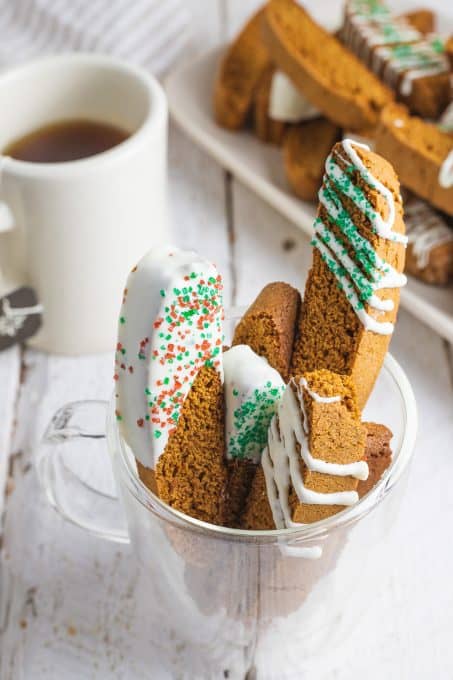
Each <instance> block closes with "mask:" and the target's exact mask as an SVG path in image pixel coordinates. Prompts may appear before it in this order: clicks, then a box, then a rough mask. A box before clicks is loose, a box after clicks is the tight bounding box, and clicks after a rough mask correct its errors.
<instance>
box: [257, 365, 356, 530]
mask: <svg viewBox="0 0 453 680" xmlns="http://www.w3.org/2000/svg"><path fill="white" fill-rule="evenodd" d="M365 442H366V431H365V428H364V427H363V425H362V423H361V422H360V412H359V410H358V407H357V400H356V396H355V388H354V384H353V382H352V380H351V379H350V378H349V377H348V376H340V375H338V374H335V373H331V372H330V371H326V370H320V371H314V372H312V373H306V374H305V375H303V376H301V377H297V378H294V379H293V380H291V382H290V383H289V385H288V387H287V388H286V391H285V394H284V395H283V398H282V400H281V402H280V404H279V407H278V411H277V415H276V416H275V417H274V419H273V420H272V424H271V427H270V430H269V437H268V444H267V447H266V449H265V450H264V452H263V456H262V462H261V466H262V471H263V473H262V475H259V476H258V477H257V480H256V482H254V484H262V481H263V479H264V483H265V488H266V495H267V499H268V502H269V507H270V510H271V514H272V519H273V524H274V525H275V527H276V528H278V529H284V528H290V527H292V526H294V524H297V523H299V524H300V523H302V524H308V523H312V522H316V521H318V520H320V519H324V518H326V517H329V516H330V515H333V514H335V513H337V512H339V511H340V510H341V509H343V507H345V506H348V505H353V504H354V503H356V502H357V501H358V494H357V485H358V480H359V479H362V480H365V479H367V477H368V472H369V471H368V466H367V463H366V461H365V460H364V459H365ZM253 495H255V496H256V497H257V498H259V494H258V490H257V489H256V488H255V489H254V491H253V492H252V495H251V497H250V502H249V504H248V506H247V510H246V513H245V515H244V524H245V525H247V526H249V525H250V524H251V523H252V522H255V521H257V519H258V515H259V511H258V508H256V507H253V504H252V500H253ZM265 518H267V519H268V518H269V515H268V513H265V515H264V517H262V518H261V523H264V522H265V521H267V520H266V519H265Z"/></svg>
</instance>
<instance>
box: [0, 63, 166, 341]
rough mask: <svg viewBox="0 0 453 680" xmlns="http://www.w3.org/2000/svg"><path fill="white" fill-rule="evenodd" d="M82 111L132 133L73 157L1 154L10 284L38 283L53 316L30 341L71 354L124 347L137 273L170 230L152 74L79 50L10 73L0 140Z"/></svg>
mask: <svg viewBox="0 0 453 680" xmlns="http://www.w3.org/2000/svg"><path fill="white" fill-rule="evenodd" d="M81 118H83V119H88V120H94V121H98V122H105V123H110V124H112V125H116V126H118V127H120V128H123V129H125V130H126V131H128V132H129V133H130V137H129V138H128V139H127V140H126V141H125V142H123V143H121V144H119V145H118V146H116V147H113V148H112V149H110V150H108V151H106V152H104V153H102V154H98V155H95V156H91V157H87V158H84V159H81V160H76V161H70V162H66V163H30V162H25V161H19V160H16V159H13V158H10V157H5V156H2V157H1V172H0V199H1V203H0V270H1V272H2V275H3V276H2V283H1V293H2V294H4V293H7V292H8V291H9V290H11V289H12V288H14V287H17V286H19V285H22V284H27V285H30V286H32V287H33V288H35V290H36V292H37V295H38V298H39V301H40V302H41V303H42V305H43V307H44V313H43V320H44V321H43V326H42V328H41V330H40V331H39V333H38V334H37V335H36V336H34V337H33V338H32V340H31V342H30V344H31V345H33V346H34V347H37V348H40V349H44V350H46V351H49V352H57V353H64V354H82V353H87V352H98V351H104V350H111V349H113V348H114V344H115V338H116V326H117V317H118V312H119V307H120V303H121V296H122V287H123V285H124V281H125V279H126V276H127V273H128V271H129V270H130V269H131V267H132V266H133V265H134V263H135V262H137V260H138V259H139V258H140V257H141V256H142V254H143V253H144V252H146V251H147V250H148V249H149V248H150V247H151V246H152V245H154V244H156V243H159V242H162V241H164V240H168V238H169V235H168V230H167V229H168V227H167V212H166V195H165V194H166V157H167V104H166V99H165V95H164V93H163V90H162V88H161V87H160V85H159V83H158V82H157V81H156V80H155V79H154V78H153V77H152V76H151V75H150V74H148V73H147V72H146V71H144V70H142V69H140V68H137V67H136V66H131V65H129V64H126V63H123V62H121V61H118V60H116V59H112V58H110V57H104V56H98V55H94V54H68V55H63V56H52V57H47V58H43V59H39V60H37V61H34V62H32V63H30V64H28V65H25V66H20V67H18V68H15V69H12V70H10V71H8V72H5V73H4V74H2V75H1V76H0V149H2V148H5V146H6V145H7V144H8V143H10V142H11V141H14V140H15V139H18V138H20V137H21V136H23V135H24V134H26V133H28V132H30V131H33V130H35V129H37V128H39V127H41V126H43V125H47V124H50V123H53V122H60V121H62V120H65V119H81Z"/></svg>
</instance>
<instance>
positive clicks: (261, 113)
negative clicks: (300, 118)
mask: <svg viewBox="0 0 453 680" xmlns="http://www.w3.org/2000/svg"><path fill="white" fill-rule="evenodd" d="M274 74H275V67H274V66H273V65H272V64H271V65H269V66H268V67H267V69H266V70H265V71H264V73H263V74H262V76H261V78H260V80H259V83H258V85H257V88H256V90H255V94H254V98H253V99H254V102H253V125H254V130H255V133H256V136H257V137H258V139H260V140H261V141H262V142H265V143H266V144H276V145H277V146H280V145H281V143H282V141H283V137H284V135H285V130H286V127H287V126H286V124H285V123H284V122H283V121H280V120H274V119H272V118H271V117H270V115H269V105H270V93H271V87H272V79H273V77H274Z"/></svg>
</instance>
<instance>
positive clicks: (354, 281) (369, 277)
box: [312, 140, 407, 335]
mask: <svg viewBox="0 0 453 680" xmlns="http://www.w3.org/2000/svg"><path fill="white" fill-rule="evenodd" d="M342 144H343V149H344V150H345V151H346V154H347V156H348V158H349V160H351V161H352V163H353V165H354V167H356V168H358V170H359V172H360V174H361V175H362V177H363V179H364V180H365V181H366V182H367V183H368V184H369V186H371V187H373V188H374V189H376V191H378V192H379V193H380V194H381V195H382V196H383V197H384V199H385V200H386V202H387V205H388V214H389V217H388V218H387V220H383V218H382V217H381V215H380V214H378V212H377V211H376V210H375V209H374V208H373V206H372V205H371V203H370V202H369V201H368V199H367V198H366V196H365V194H364V192H363V191H362V190H361V189H360V188H359V187H357V186H356V185H354V184H353V183H352V181H351V179H350V178H349V177H348V176H347V174H346V173H345V171H344V170H343V169H342V168H341V167H340V166H339V165H338V164H337V162H336V160H335V158H334V156H333V155H332V154H331V155H330V156H329V157H328V159H327V161H326V176H325V177H324V183H323V186H322V187H321V189H320V191H319V201H320V204H321V205H322V206H324V208H325V209H326V211H327V213H328V214H329V217H330V218H331V220H332V222H333V223H334V224H336V225H337V226H338V228H339V229H340V231H341V232H342V235H343V236H344V237H345V238H344V239H343V238H339V237H338V236H337V235H336V234H335V233H334V232H333V231H332V230H331V229H330V228H329V226H328V225H327V224H325V223H324V222H323V221H322V219H320V218H317V219H316V220H315V223H314V231H315V237H314V239H313V241H312V245H313V246H314V247H315V248H317V249H318V250H319V252H320V253H321V257H322V258H323V260H324V262H325V263H326V265H327V266H328V268H329V269H330V271H331V272H332V273H333V274H334V275H335V277H336V278H337V281H338V283H339V285H340V287H341V288H342V290H343V291H344V293H345V295H346V297H347V299H348V300H349V302H350V304H351V306H352V307H353V309H354V311H355V313H356V315H357V317H358V318H359V319H360V321H361V323H362V324H363V326H364V327H365V329H366V330H369V331H372V332H374V333H378V334H380V335H390V334H391V333H392V332H393V328H394V326H393V324H392V323H391V322H389V321H379V320H378V319H376V318H375V317H374V316H372V315H371V314H370V313H369V312H368V311H367V310H366V309H365V304H367V305H369V307H370V308H371V309H373V310H375V311H376V313H377V314H379V313H383V312H388V311H391V310H392V309H393V307H394V304H393V301H392V300H390V299H385V298H380V297H379V296H378V295H376V294H375V292H376V291H378V290H382V289H387V288H399V287H401V286H403V285H405V283H406V277H405V275H404V274H400V273H399V272H397V271H396V269H395V268H394V267H392V266H391V265H390V264H388V263H387V262H386V261H385V260H384V259H383V258H381V257H380V256H379V255H378V254H377V253H376V251H375V250H374V248H373V247H372V245H371V243H370V242H369V241H368V240H367V239H366V238H364V237H363V236H362V235H361V234H360V232H359V230H358V229H357V227H356V226H355V224H354V222H353V220H352V218H351V217H350V215H349V214H348V213H347V212H346V210H345V208H344V207H343V205H342V203H341V201H340V200H339V198H338V196H337V194H336V191H337V190H338V191H339V192H341V193H343V194H344V195H346V196H348V197H349V198H350V199H351V200H352V201H353V202H354V204H355V205H356V206H357V207H358V208H359V209H360V210H361V211H362V212H363V213H364V214H365V215H366V217H367V218H368V219H369V221H370V223H371V225H372V227H373V228H374V229H375V231H376V232H377V233H378V234H379V236H381V237H382V238H386V239H389V240H391V241H394V242H400V243H404V244H406V243H407V237H406V236H404V235H402V234H396V233H395V232H393V231H392V226H393V223H394V216H395V206H394V200H393V196H392V193H391V192H390V191H389V190H388V189H387V187H385V186H384V185H383V184H382V183H381V182H379V181H378V180H377V179H376V178H375V177H374V176H372V174H371V173H370V172H369V170H368V169H367V168H366V167H365V165H364V164H363V163H362V161H361V159H360V158H359V156H358V154H357V152H356V151H355V150H354V148H353V147H352V142H351V140H343V143H342ZM357 146H359V147H360V148H365V149H367V148H368V147H366V146H365V145H363V144H357ZM390 218H391V219H390ZM348 241H349V243H350V245H351V246H352V247H353V248H354V251H355V252H356V254H357V259H358V260H359V262H360V264H361V266H359V265H358V264H357V262H355V261H354V260H353V259H352V258H351V256H350V255H349V253H348V247H347V242H348Z"/></svg>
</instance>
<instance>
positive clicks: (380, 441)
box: [242, 423, 392, 531]
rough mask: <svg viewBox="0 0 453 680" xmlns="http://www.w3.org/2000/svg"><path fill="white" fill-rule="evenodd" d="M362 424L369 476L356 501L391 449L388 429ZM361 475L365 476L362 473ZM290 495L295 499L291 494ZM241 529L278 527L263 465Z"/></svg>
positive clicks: (373, 480)
mask: <svg viewBox="0 0 453 680" xmlns="http://www.w3.org/2000/svg"><path fill="white" fill-rule="evenodd" d="M362 425H363V427H364V430H365V434H366V440H365V455H364V461H366V463H367V465H368V477H367V479H361V480H359V481H358V483H357V487H356V491H357V494H358V496H359V498H362V497H363V496H364V495H365V494H367V493H368V492H369V491H370V490H371V489H372V488H373V487H374V486H375V485H376V484H377V482H378V481H379V480H380V479H381V477H382V475H383V474H384V472H385V470H386V469H387V468H388V467H389V465H390V463H391V462H392V450H391V448H390V442H391V438H392V433H391V431H390V430H389V429H388V427H386V426H385V425H380V424H378V423H362ZM364 473H366V471H365V470H364ZM362 476H364V475H362ZM291 493H292V496H293V497H294V492H291ZM242 527H243V528H244V529H255V530H261V531H264V530H269V529H276V528H277V527H276V524H275V521H274V517H273V514H272V509H271V506H270V504H269V499H268V494H267V489H266V478H265V474H264V470H263V467H262V465H260V466H259V467H258V468H257V470H256V474H255V477H254V479H253V483H252V487H251V491H250V495H249V497H248V499H247V504H246V508H245V510H244V514H243V517H242Z"/></svg>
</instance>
